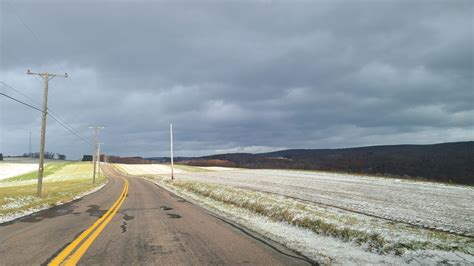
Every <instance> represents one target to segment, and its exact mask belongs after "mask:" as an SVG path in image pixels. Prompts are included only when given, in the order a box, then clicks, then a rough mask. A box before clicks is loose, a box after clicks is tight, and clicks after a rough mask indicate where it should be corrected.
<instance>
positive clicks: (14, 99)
mask: <svg viewBox="0 0 474 266" xmlns="http://www.w3.org/2000/svg"><path fill="white" fill-rule="evenodd" d="M0 95H2V96H4V97H7V98H9V99H11V100H13V101H15V102H18V103H21V104H23V105H25V106H27V107H30V108H32V109H35V110H37V111H40V112H41V113H43V110H41V109H39V108H37V107H35V106H33V105H30V104H28V103H25V102H23V101H21V100H18V99H16V98H15V97H12V96H10V95H7V94H5V93H3V92H0ZM47 115H49V116H50V117H51V118H52V119H53V120H54V121H56V122H58V124H59V125H60V126H62V127H63V128H64V129H66V130H67V131H69V132H70V133H71V134H73V135H74V136H76V137H78V138H79V139H81V140H82V141H84V142H86V143H88V144H91V145H93V144H94V143H93V142H92V141H90V140H88V139H86V138H84V137H82V136H80V135H79V133H78V132H77V131H76V130H74V129H73V128H72V127H71V126H70V125H69V126H68V125H66V124H67V123H66V122H63V121H61V119H59V118H58V117H56V116H55V115H53V114H51V113H48V112H47Z"/></svg>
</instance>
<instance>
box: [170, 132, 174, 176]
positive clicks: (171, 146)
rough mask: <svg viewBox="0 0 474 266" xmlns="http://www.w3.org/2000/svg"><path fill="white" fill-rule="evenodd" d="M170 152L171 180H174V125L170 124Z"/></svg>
mask: <svg viewBox="0 0 474 266" xmlns="http://www.w3.org/2000/svg"><path fill="white" fill-rule="evenodd" d="M170 143H171V145H170V151H171V156H170V158H171V180H173V179H174V173H173V167H174V166H173V124H170Z"/></svg>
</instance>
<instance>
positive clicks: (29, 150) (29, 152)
mask: <svg viewBox="0 0 474 266" xmlns="http://www.w3.org/2000/svg"><path fill="white" fill-rule="evenodd" d="M28 157H30V158H31V131H30V144H29V145H28Z"/></svg>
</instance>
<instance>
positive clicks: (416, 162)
mask: <svg viewBox="0 0 474 266" xmlns="http://www.w3.org/2000/svg"><path fill="white" fill-rule="evenodd" d="M177 161H181V162H180V163H182V164H188V165H195V166H229V167H244V168H273V169H306V170H323V171H337V172H348V173H360V174H373V175H383V176H396V177H412V178H421V179H426V180H431V181H440V182H452V183H458V184H470V185H473V184H474V141H465V142H451V143H439V144H428V145H381V146H369V147H356V148H343V149H290V150H282V151H275V152H266V153H257V154H251V153H227V154H216V155H210V156H203V157H194V158H182V160H177Z"/></svg>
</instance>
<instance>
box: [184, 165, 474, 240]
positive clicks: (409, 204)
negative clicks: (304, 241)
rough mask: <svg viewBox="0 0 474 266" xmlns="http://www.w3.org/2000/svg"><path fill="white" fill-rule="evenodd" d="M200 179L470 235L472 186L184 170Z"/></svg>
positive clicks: (188, 177) (271, 172)
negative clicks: (191, 171)
mask: <svg viewBox="0 0 474 266" xmlns="http://www.w3.org/2000/svg"><path fill="white" fill-rule="evenodd" d="M175 177H176V179H177V180H184V181H200V182H206V183H216V184H223V185H227V186H233V187H239V188H246V189H252V190H258V191H265V192H270V193H275V194H279V195H285V196H289V197H293V198H297V199H301V200H304V201H308V202H311V203H315V204H317V205H323V206H330V207H336V208H341V209H343V210H346V211H347V210H348V211H353V212H356V213H361V214H367V215H372V216H376V217H380V218H385V219H390V220H394V221H399V222H405V223H410V224H415V225H421V226H424V227H428V228H435V229H440V230H443V231H452V232H456V233H461V234H464V235H470V236H474V204H472V202H473V200H474V188H472V187H467V186H451V185H444V184H437V183H428V182H416V181H407V180H400V179H389V178H378V177H369V176H359V175H350V174H337V173H326V172H309V171H288V170H247V169H240V170H230V171H218V172H217V171H211V172H194V173H189V172H182V173H178V174H176V175H175Z"/></svg>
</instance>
